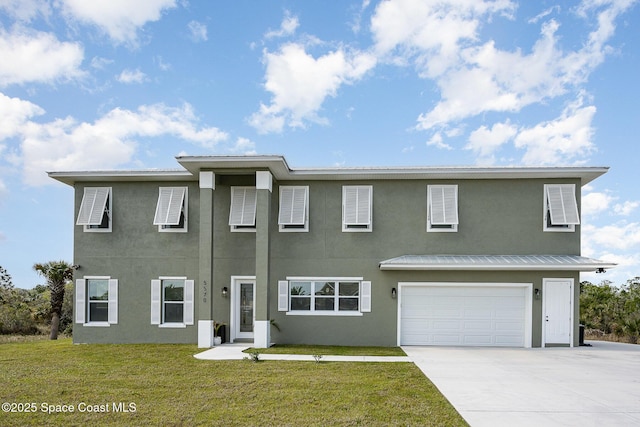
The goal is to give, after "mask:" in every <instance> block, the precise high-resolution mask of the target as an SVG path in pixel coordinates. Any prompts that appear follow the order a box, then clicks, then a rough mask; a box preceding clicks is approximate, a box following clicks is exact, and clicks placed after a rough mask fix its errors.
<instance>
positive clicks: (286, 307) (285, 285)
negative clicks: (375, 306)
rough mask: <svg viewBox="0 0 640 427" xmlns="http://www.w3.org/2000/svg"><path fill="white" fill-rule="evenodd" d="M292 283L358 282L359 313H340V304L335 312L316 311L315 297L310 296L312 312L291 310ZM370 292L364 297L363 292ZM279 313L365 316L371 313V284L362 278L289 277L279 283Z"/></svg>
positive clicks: (345, 311)
mask: <svg viewBox="0 0 640 427" xmlns="http://www.w3.org/2000/svg"><path fill="white" fill-rule="evenodd" d="M291 282H358V283H359V285H360V286H359V290H358V310H357V311H348V310H344V311H340V310H338V307H339V304H336V305H335V308H334V310H331V311H330V310H318V311H316V310H314V307H313V300H314V296H313V295H309V297H311V300H312V305H311V309H310V310H291V294H290V290H289V284H290V283H291ZM365 289H366V290H367V291H369V293H368V294H367V295H364V292H363V290H365ZM285 290H286V301H285V293H284V291H285ZM334 298H335V299H336V300H339V297H338V295H335V296H334ZM363 302H364V304H366V307H365V308H363ZM278 311H286V313H285V314H286V315H287V316H337V317H339V316H346V317H354V316H363V315H364V314H363V313H366V312H370V311H371V282H368V281H365V280H363V278H362V277H299V276H288V277H287V280H281V281H278Z"/></svg>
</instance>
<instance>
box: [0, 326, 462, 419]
mask: <svg viewBox="0 0 640 427" xmlns="http://www.w3.org/2000/svg"><path fill="white" fill-rule="evenodd" d="M196 352H198V349H197V348H196V346H195V345H168V344H167V345H162V344H149V345H99V344H92V345H73V344H72V343H71V341H70V340H69V339H63V340H58V341H36V342H24V343H9V344H0V372H1V374H0V375H1V384H2V387H1V388H0V401H1V402H14V403H21V404H30V403H34V404H35V406H34V408H35V409H36V412H35V413H2V414H0V424H2V425H3V426H25V425H52V426H54V425H65V426H73V425H85V424H93V425H96V424H97V425H101V426H102V425H168V426H182V425H185V426H186V425H189V426H191V425H209V426H217V425H218V426H242V425H261V426H271V425H273V426H298V425H305V426H314V425H318V426H320V425H346V426H382V425H384V426H387V425H421V426H429V425H433V426H459V425H466V423H465V422H464V420H463V419H462V418H461V417H460V415H459V414H458V413H457V412H456V411H455V409H454V408H453V407H452V406H451V405H450V404H449V402H448V401H447V400H446V399H445V398H444V397H443V396H442V395H441V394H440V393H439V392H438V390H437V389H436V388H435V386H434V385H433V384H432V383H431V382H430V381H429V380H428V379H426V378H425V377H424V375H423V374H422V373H421V372H420V370H419V369H418V368H417V367H416V366H415V365H414V364H412V363H337V362H331V363H321V364H318V363H313V362H294V361H262V362H260V363H251V362H248V361H242V360H237V361H203V360H198V359H195V358H193V357H192V355H193V354H195V353H196ZM314 353H318V351H314ZM81 403H84V404H89V405H97V406H95V409H102V410H104V409H105V408H108V409H109V412H102V413H96V412H86V411H85V412H79V410H80V409H81V408H83V409H84V408H85V407H84V406H82V405H81ZM129 403H133V404H134V405H135V412H133V411H131V409H132V407H130V406H129ZM43 404H45V405H65V404H66V405H72V406H73V407H74V409H75V412H73V413H53V414H47V413H46V412H42V409H43V408H45V409H46V408H48V406H44V407H43V406H42V405H43ZM114 404H115V407H114ZM100 405H102V406H100ZM119 405H120V406H119ZM118 407H120V408H127V409H129V410H130V412H122V411H120V412H115V411H114V409H117V408H118ZM54 409H56V408H55V407H54ZM60 409H62V408H60Z"/></svg>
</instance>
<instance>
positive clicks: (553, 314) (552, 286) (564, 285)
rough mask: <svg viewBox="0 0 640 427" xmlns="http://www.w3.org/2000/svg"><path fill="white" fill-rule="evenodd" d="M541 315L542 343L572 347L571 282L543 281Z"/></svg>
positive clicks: (565, 280) (564, 280) (558, 280)
mask: <svg viewBox="0 0 640 427" xmlns="http://www.w3.org/2000/svg"><path fill="white" fill-rule="evenodd" d="M542 292H543V295H544V301H543V302H544V305H543V313H542V321H543V331H544V337H543V343H542V345H543V346H545V345H549V344H568V345H570V346H573V280H571V279H545V280H544V284H543V290H542Z"/></svg>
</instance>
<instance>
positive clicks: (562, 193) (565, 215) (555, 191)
mask: <svg viewBox="0 0 640 427" xmlns="http://www.w3.org/2000/svg"><path fill="white" fill-rule="evenodd" d="M577 224H580V216H579V214H578V202H577V201H576V186H575V185H574V184H546V185H545V186H544V228H543V229H544V231H567V232H571V231H575V229H576V225H577Z"/></svg>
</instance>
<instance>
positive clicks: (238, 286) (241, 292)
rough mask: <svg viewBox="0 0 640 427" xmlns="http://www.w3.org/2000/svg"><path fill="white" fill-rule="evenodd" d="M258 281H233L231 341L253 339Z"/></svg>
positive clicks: (245, 279) (252, 278) (253, 278)
mask: <svg viewBox="0 0 640 427" xmlns="http://www.w3.org/2000/svg"><path fill="white" fill-rule="evenodd" d="M255 300H256V279H255V277H233V278H232V281H231V319H232V320H231V339H232V340H233V339H235V338H241V339H253V325H254V322H255Z"/></svg>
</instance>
